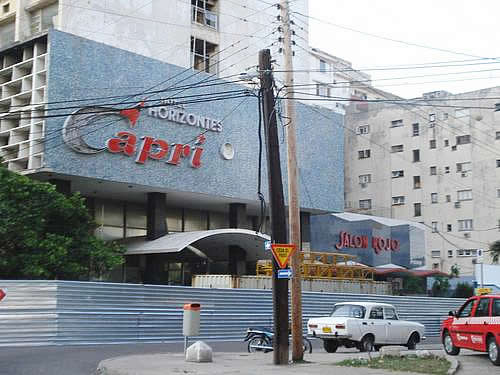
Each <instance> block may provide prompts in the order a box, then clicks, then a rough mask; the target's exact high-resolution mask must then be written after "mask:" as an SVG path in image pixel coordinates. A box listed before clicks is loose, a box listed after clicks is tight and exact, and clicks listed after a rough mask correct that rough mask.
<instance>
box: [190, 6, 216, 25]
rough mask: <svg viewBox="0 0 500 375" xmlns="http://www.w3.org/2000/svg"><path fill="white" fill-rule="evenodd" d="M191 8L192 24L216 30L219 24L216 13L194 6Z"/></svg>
mask: <svg viewBox="0 0 500 375" xmlns="http://www.w3.org/2000/svg"><path fill="white" fill-rule="evenodd" d="M191 8H192V12H191V15H192V18H191V20H192V21H193V22H195V23H198V24H200V25H204V26H208V27H210V28H212V29H215V30H217V28H218V23H219V16H218V15H217V13H214V12H211V11H209V10H206V9H203V8H200V7H197V6H196V5H193V6H192V7H191Z"/></svg>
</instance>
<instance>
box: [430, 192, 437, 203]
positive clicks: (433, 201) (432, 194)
mask: <svg viewBox="0 0 500 375" xmlns="http://www.w3.org/2000/svg"><path fill="white" fill-rule="evenodd" d="M437 202H438V193H431V203H437Z"/></svg>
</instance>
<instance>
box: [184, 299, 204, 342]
mask: <svg viewBox="0 0 500 375" xmlns="http://www.w3.org/2000/svg"><path fill="white" fill-rule="evenodd" d="M200 310H201V305H200V304H199V303H186V304H185V305H184V318H183V321H182V334H183V335H184V336H185V337H189V336H199V335H200Z"/></svg>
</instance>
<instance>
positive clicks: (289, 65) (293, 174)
mask: <svg viewBox="0 0 500 375" xmlns="http://www.w3.org/2000/svg"><path fill="white" fill-rule="evenodd" d="M280 10H281V22H282V27H283V55H284V60H285V61H284V62H285V64H284V66H285V77H284V78H285V96H286V100H285V113H286V126H285V132H286V140H287V166H288V220H289V228H290V243H292V244H294V245H295V248H296V249H297V250H296V251H295V252H294V253H293V255H292V259H291V266H292V270H293V277H292V293H291V295H292V360H293V361H294V362H296V361H301V360H302V359H303V358H304V350H303V346H302V265H301V260H300V251H302V241H301V238H300V205H299V192H298V179H299V171H298V168H297V145H296V144H297V141H296V135H295V123H296V118H297V116H296V113H295V100H294V93H293V61H292V59H293V51H292V30H291V28H290V23H291V22H290V3H289V1H288V0H280Z"/></svg>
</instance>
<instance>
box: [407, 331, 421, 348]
mask: <svg viewBox="0 0 500 375" xmlns="http://www.w3.org/2000/svg"><path fill="white" fill-rule="evenodd" d="M419 342H420V337H419V335H418V333H416V332H413V333H412V334H411V336H410V338H409V339H408V342H407V343H406V347H407V348H408V350H415V349H416V348H417V344H418V343H419Z"/></svg>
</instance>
